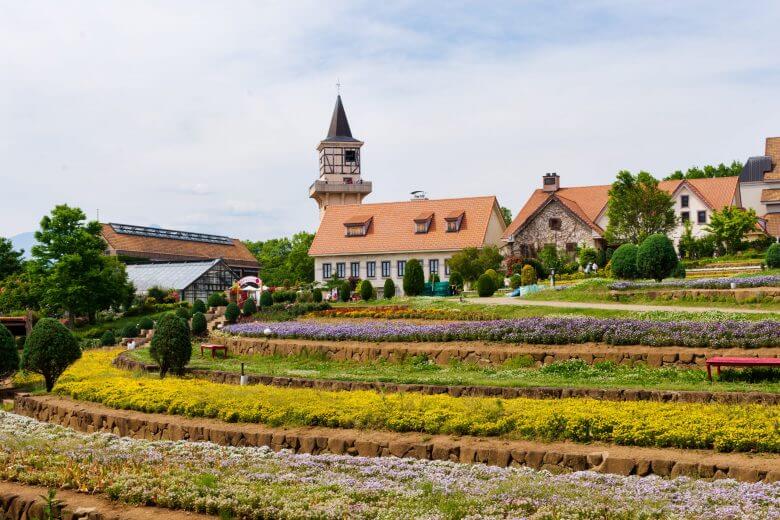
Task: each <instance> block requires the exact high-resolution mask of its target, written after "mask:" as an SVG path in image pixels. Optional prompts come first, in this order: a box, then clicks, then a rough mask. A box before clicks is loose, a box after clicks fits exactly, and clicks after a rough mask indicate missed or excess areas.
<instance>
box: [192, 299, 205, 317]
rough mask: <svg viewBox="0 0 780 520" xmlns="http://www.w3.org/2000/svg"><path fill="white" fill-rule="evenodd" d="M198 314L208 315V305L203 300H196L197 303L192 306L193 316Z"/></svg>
mask: <svg viewBox="0 0 780 520" xmlns="http://www.w3.org/2000/svg"><path fill="white" fill-rule="evenodd" d="M196 312H202V313H204V314H205V313H206V304H205V303H203V300H195V303H193V304H192V314H195V313H196Z"/></svg>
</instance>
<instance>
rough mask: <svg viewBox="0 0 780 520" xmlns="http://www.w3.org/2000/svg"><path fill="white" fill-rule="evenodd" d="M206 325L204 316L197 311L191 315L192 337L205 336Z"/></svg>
mask: <svg viewBox="0 0 780 520" xmlns="http://www.w3.org/2000/svg"><path fill="white" fill-rule="evenodd" d="M207 329H208V325H207V323H206V315H205V314H203V313H202V312H200V311H198V312H195V313H193V314H192V334H193V336H203V335H204V334H206V330H207Z"/></svg>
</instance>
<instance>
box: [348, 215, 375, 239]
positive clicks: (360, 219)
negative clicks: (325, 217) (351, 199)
mask: <svg viewBox="0 0 780 520" xmlns="http://www.w3.org/2000/svg"><path fill="white" fill-rule="evenodd" d="M372 219H373V217H370V216H364V215H357V216H355V217H352V218H350V219H349V220H347V221H346V222H344V228H345V229H346V232H345V233H344V235H345V236H348V237H364V236H366V235H367V234H368V228H369V227H371V220H372Z"/></svg>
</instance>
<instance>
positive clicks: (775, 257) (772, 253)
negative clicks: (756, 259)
mask: <svg viewBox="0 0 780 520" xmlns="http://www.w3.org/2000/svg"><path fill="white" fill-rule="evenodd" d="M766 266H767V267H768V268H770V269H779V268H780V244H772V245H771V246H769V248H768V249H767V250H766Z"/></svg>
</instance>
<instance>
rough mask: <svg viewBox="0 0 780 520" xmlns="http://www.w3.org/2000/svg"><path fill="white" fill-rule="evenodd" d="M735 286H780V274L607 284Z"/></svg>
mask: <svg viewBox="0 0 780 520" xmlns="http://www.w3.org/2000/svg"><path fill="white" fill-rule="evenodd" d="M732 283H734V284H736V286H737V287H780V276H778V275H763V276H749V277H746V278H695V279H692V280H664V281H663V282H652V281H644V282H631V281H626V280H624V281H621V282H615V283H612V284H609V288H610V289H612V290H614V291H625V290H627V289H647V288H650V287H658V288H667V287H674V288H682V289H728V288H730V287H731V284H732Z"/></svg>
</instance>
